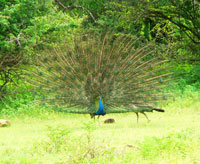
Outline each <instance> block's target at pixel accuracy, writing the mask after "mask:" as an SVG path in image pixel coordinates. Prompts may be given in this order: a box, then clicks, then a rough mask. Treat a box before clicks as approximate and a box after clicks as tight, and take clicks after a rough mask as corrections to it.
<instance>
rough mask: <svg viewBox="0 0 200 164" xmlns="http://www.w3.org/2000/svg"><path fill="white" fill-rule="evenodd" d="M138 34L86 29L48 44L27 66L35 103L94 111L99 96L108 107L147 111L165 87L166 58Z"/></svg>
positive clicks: (109, 109)
mask: <svg viewBox="0 0 200 164" xmlns="http://www.w3.org/2000/svg"><path fill="white" fill-rule="evenodd" d="M155 50H156V49H155V48H154V47H153V46H152V45H151V44H149V43H145V42H144V41H140V40H139V39H138V38H136V37H133V36H130V35H125V34H120V35H117V36H116V35H114V34H112V33H106V34H105V35H97V34H96V35H87V36H86V35H84V36H77V37H75V39H74V41H73V43H72V44H66V45H65V46H64V48H63V46H62V47H56V48H52V49H49V50H46V51H45V53H43V54H41V55H40V56H38V57H37V58H36V63H37V65H36V66H34V67H33V68H32V69H31V70H28V72H29V74H30V76H29V77H31V78H29V80H28V81H29V83H30V84H31V85H32V86H33V87H34V88H35V92H34V93H35V94H40V95H41V99H39V100H38V102H39V103H42V104H43V105H54V106H57V107H58V108H61V109H64V110H65V111H66V112H71V113H94V112H96V110H97V108H98V107H97V104H96V103H97V102H98V97H99V96H101V97H102V101H103V105H104V110H105V111H106V113H115V112H116V113H118V112H120V113H123V112H131V111H133V112H134V111H143V110H144V111H145V110H146V111H148V110H152V109H153V107H155V106H156V104H157V103H158V102H160V101H163V100H166V99H167V96H168V93H165V94H163V92H160V90H161V89H162V88H165V87H167V86H168V82H170V81H171V80H172V78H171V74H172V73H171V72H170V71H169V70H170V69H169V67H168V66H167V65H168V63H167V62H168V61H167V60H164V59H163V58H162V57H161V56H158V55H157V54H156V51H155Z"/></svg>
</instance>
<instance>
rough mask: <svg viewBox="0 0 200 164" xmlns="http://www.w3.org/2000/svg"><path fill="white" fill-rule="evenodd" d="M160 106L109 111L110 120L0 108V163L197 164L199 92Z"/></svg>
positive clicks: (31, 108)
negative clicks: (2, 122) (0, 123)
mask: <svg viewBox="0 0 200 164" xmlns="http://www.w3.org/2000/svg"><path fill="white" fill-rule="evenodd" d="M174 92H175V93H176V95H177V96H176V99H175V100H171V101H169V102H168V103H165V104H161V106H162V107H164V108H165V109H166V112H165V113H158V112H154V113H149V114H148V116H149V118H150V120H151V122H150V123H148V122H147V120H146V119H145V117H144V116H143V115H140V120H139V124H137V122H136V115H135V114H134V113H127V114H110V115H106V116H104V118H110V117H112V118H114V119H115V121H116V123H115V124H104V123H103V120H104V118H103V117H102V118H101V119H100V120H95V121H94V120H90V117H89V115H78V114H64V113H58V112H52V111H51V110H50V109H49V110H47V109H45V108H40V107H39V106H36V105H33V104H32V105H21V106H19V107H18V108H17V110H16V109H14V108H11V107H10V108H5V109H2V112H1V114H0V118H4V119H7V118H9V120H10V121H11V123H12V126H11V127H7V128H0V163H1V164H37V163H39V164H40V163H41V164H71V163H77V164H80V163H83V164H92V163H98V164H99V163H100V164H101V163H102V164H118V163H120V164H124V163H127V164H135V163H136V164H199V163H200V156H199V154H200V121H199V119H200V93H199V92H198V90H195V89H194V88H193V87H191V86H187V87H186V88H185V90H184V91H180V92H179V91H178V90H177V91H174Z"/></svg>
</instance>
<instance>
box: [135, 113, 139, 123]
mask: <svg viewBox="0 0 200 164" xmlns="http://www.w3.org/2000/svg"><path fill="white" fill-rule="evenodd" d="M135 114H136V115H137V123H138V121H139V114H138V112H136V113H135Z"/></svg>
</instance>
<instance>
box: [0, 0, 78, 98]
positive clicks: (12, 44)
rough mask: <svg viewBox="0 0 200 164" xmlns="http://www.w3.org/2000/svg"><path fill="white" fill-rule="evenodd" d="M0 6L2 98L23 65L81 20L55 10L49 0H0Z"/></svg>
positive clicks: (0, 82) (61, 37)
mask: <svg viewBox="0 0 200 164" xmlns="http://www.w3.org/2000/svg"><path fill="white" fill-rule="evenodd" d="M0 9H1V12H0V18H1V19H0V60H1V62H0V75H1V79H0V95H1V98H2V97H3V96H2V94H4V95H5V94H6V91H7V88H8V86H9V85H10V84H13V83H17V79H18V78H20V75H21V72H22V71H21V70H22V68H23V65H24V64H27V63H29V62H30V61H32V56H34V55H35V54H36V53H37V51H38V50H42V49H44V48H45V47H47V46H51V47H52V46H53V45H54V44H55V42H56V44H60V42H62V41H63V40H66V39H69V36H70V33H71V32H72V31H73V29H74V28H76V27H77V26H78V24H79V23H80V20H79V19H73V18H72V17H70V16H69V15H67V14H63V13H62V12H59V11H57V9H56V8H55V7H54V6H53V5H52V1H51V0H48V1H38V0H33V1H29V0H25V1H22V0H16V1H2V2H1V4H0ZM16 71H17V74H16V73H15V72H16ZM3 92H4V93H3Z"/></svg>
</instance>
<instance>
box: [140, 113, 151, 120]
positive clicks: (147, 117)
mask: <svg viewBox="0 0 200 164" xmlns="http://www.w3.org/2000/svg"><path fill="white" fill-rule="evenodd" d="M141 113H142V114H143V115H144V116H145V117H146V118H147V120H148V122H150V120H149V118H148V117H147V115H146V113H144V112H141Z"/></svg>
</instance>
